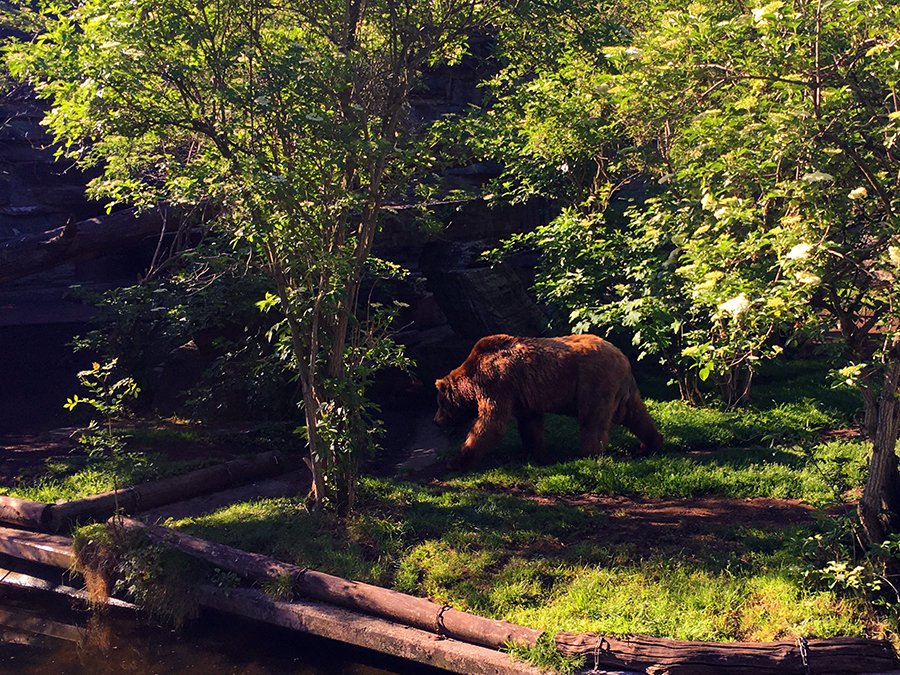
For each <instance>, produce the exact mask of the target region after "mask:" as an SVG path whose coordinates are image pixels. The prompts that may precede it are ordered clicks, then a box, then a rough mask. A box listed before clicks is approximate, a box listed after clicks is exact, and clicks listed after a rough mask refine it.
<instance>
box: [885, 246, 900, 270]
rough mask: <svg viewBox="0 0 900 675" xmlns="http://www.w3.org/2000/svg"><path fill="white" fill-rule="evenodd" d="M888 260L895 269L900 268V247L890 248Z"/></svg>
mask: <svg viewBox="0 0 900 675" xmlns="http://www.w3.org/2000/svg"><path fill="white" fill-rule="evenodd" d="M888 258H889V259H890V261H891V264H893V265H894V267H900V246H888Z"/></svg>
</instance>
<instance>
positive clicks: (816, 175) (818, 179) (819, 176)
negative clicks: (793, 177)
mask: <svg viewBox="0 0 900 675" xmlns="http://www.w3.org/2000/svg"><path fill="white" fill-rule="evenodd" d="M800 180H802V181H803V182H804V183H830V182H831V181H833V180H834V176H832V175H831V174H830V173H824V172H822V171H813V172H812V173H808V174H805V175H804V176H803V177H802V178H801V179H800Z"/></svg>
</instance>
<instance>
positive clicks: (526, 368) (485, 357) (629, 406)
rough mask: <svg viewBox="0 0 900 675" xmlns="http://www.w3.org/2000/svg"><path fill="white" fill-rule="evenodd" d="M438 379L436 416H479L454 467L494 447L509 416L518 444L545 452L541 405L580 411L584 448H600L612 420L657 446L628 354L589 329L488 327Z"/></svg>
mask: <svg viewBox="0 0 900 675" xmlns="http://www.w3.org/2000/svg"><path fill="white" fill-rule="evenodd" d="M435 386H436V387H437V390H438V411H437V414H436V415H435V417H434V421H435V423H437V424H439V425H442V426H445V425H448V424H461V423H463V422H465V421H468V420H470V419H472V418H473V417H476V418H477V419H476V420H475V424H474V425H473V426H472V430H471V431H470V432H469V435H468V437H467V438H466V441H465V443H463V445H462V447H461V448H460V450H459V453H458V454H457V455H456V457H454V458H453V459H452V460H451V462H450V465H451V467H452V468H464V467H468V466H471V465H473V464H474V463H476V462H478V461H479V460H480V459H481V458H482V457H483V456H484V455H485V453H487V452H489V451H490V450H492V449H493V448H495V447H496V446H497V444H498V443H499V442H500V440H501V439H502V438H503V435H504V434H505V433H506V425H507V423H508V422H509V420H510V418H511V417H513V416H514V417H515V418H516V421H517V422H518V426H519V434H520V435H521V437H522V446H523V448H524V449H525V451H526V452H527V453H528V454H529V455H530V456H531V457H532V458H534V459H536V460H542V459H544V457H543V454H544V414H545V413H556V414H560V415H570V416H572V417H575V418H577V419H578V423H579V425H580V426H581V453H582V454H583V455H599V454H602V453H603V452H604V450H605V449H606V446H607V445H608V444H609V430H610V428H611V427H612V425H613V424H622V425H624V426H625V427H627V428H628V429H630V430H631V432H632V433H633V434H634V435H635V436H637V437H638V439H640V440H641V448H642V450H643V451H644V452H647V451H653V452H655V451H658V450H659V449H660V448H661V447H662V444H663V437H662V435H661V434H660V433H659V431H658V430H657V428H656V424H655V423H654V421H653V418H652V417H650V414H649V413H648V412H647V408H646V407H645V406H644V402H643V400H641V395H640V392H639V391H638V388H637V383H636V382H635V381H634V376H633V375H632V373H631V365H630V364H629V362H628V358H627V357H626V356H625V355H624V354H623V353H622V352H621V351H619V350H618V349H617V348H616V347H615V346H613V345H611V344H610V343H609V342H607V341H605V340H602V339H601V338H598V337H596V336H594V335H570V336H568V337H560V338H518V337H512V336H510V335H491V336H489V337H486V338H482V339H481V340H479V341H478V343H477V344H476V345H475V347H474V348H473V349H472V352H471V353H470V354H469V357H468V358H467V359H466V360H465V362H463V364H462V365H461V366H459V367H458V368H456V369H455V370H453V371H452V372H451V373H450V374H449V375H447V376H446V377H444V378H442V379H440V380H437V382H435Z"/></svg>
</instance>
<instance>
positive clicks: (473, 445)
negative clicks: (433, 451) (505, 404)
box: [449, 406, 510, 471]
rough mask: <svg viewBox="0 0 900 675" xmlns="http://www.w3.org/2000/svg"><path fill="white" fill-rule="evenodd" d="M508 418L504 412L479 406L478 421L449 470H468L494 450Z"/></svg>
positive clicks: (503, 433)
mask: <svg viewBox="0 0 900 675" xmlns="http://www.w3.org/2000/svg"><path fill="white" fill-rule="evenodd" d="M509 418H510V415H509V413H508V412H506V411H503V410H498V409H497V408H494V407H492V406H479V408H478V419H477V420H475V424H474V425H472V430H471V431H470V432H469V435H468V436H466V441H465V443H463V444H462V447H461V448H460V449H459V452H458V453H457V454H456V456H455V457H453V459H451V460H450V463H449V467H450V469H452V470H454V471H457V470H464V469H469V468H471V467H473V466H475V465H476V464H477V463H478V462H479V461H481V459H482V458H483V457H484V455H485V454H487V453H488V452H490V451H491V450H493V449H494V448H496V447H497V446H498V445H499V444H500V441H501V440H503V436H504V435H505V434H506V426H507V424H508V423H509Z"/></svg>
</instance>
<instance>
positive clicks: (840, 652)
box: [555, 632, 898, 675]
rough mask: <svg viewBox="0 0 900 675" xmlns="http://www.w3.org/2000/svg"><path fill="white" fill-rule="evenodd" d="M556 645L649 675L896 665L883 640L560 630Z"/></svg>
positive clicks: (817, 673)
mask: <svg viewBox="0 0 900 675" xmlns="http://www.w3.org/2000/svg"><path fill="white" fill-rule="evenodd" d="M555 641H556V646H557V649H559V651H560V652H561V653H563V654H565V655H566V656H576V655H585V656H587V659H588V664H589V665H594V663H596V665H597V666H598V667H601V668H613V669H632V670H644V671H646V672H647V673H648V674H649V675H716V674H719V675H767V674H769V675H826V674H833V673H846V674H852V673H883V672H886V671H890V670H893V669H895V668H897V667H898V660H897V655H896V653H895V652H894V649H893V647H892V646H891V643H890V642H888V641H887V640H870V639H866V638H855V637H837V638H829V639H827V640H808V641H807V640H803V639H798V640H791V641H782V642H688V641H684V640H667V639H663V638H652V637H647V636H644V635H634V636H630V637H628V638H622V639H618V638H613V637H604V636H602V635H598V634H596V633H569V632H560V633H557V634H556V636H555Z"/></svg>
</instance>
